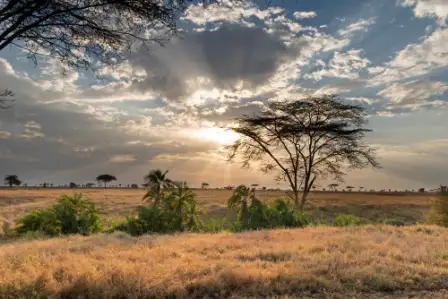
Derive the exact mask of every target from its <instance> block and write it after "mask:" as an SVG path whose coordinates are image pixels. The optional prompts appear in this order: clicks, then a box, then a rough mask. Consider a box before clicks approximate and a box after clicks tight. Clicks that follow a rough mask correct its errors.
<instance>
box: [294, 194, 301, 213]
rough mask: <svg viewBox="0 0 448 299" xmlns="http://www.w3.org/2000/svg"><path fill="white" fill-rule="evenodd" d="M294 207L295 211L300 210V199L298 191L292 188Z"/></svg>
mask: <svg viewBox="0 0 448 299" xmlns="http://www.w3.org/2000/svg"><path fill="white" fill-rule="evenodd" d="M293 192H294V206H295V207H294V209H295V211H296V212H300V200H299V191H298V190H294V191H293Z"/></svg>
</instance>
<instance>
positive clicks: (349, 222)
mask: <svg viewBox="0 0 448 299" xmlns="http://www.w3.org/2000/svg"><path fill="white" fill-rule="evenodd" d="M331 224H332V225H334V226H356V225H361V224H363V221H362V220H361V218H359V217H356V216H353V215H347V214H340V215H337V216H336V218H334V219H333V221H332V222H331Z"/></svg>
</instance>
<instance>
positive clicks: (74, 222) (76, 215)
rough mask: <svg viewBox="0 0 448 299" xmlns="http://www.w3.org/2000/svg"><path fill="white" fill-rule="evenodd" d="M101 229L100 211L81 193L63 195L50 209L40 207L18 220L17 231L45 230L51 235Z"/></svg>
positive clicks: (89, 231)
mask: <svg viewBox="0 0 448 299" xmlns="http://www.w3.org/2000/svg"><path fill="white" fill-rule="evenodd" d="M100 230H101V223H100V216H99V211H98V210H97V209H96V207H95V204H94V203H92V202H90V201H88V200H85V199H83V198H82V195H81V194H74V195H73V196H67V195H63V196H61V197H59V199H58V201H57V203H56V204H55V205H54V206H52V207H51V208H48V209H40V210H36V211H33V212H31V213H29V214H28V215H25V216H24V217H22V218H21V219H20V220H19V221H18V227H17V228H16V231H17V232H18V233H21V234H23V233H26V232H30V231H34V232H43V233H45V234H47V235H50V236H55V235H63V234H82V235H90V234H92V233H95V232H99V231H100Z"/></svg>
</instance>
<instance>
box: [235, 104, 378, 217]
mask: <svg viewBox="0 0 448 299" xmlns="http://www.w3.org/2000/svg"><path fill="white" fill-rule="evenodd" d="M236 122H237V125H235V126H234V127H231V128H230V129H231V130H232V131H233V132H235V133H237V134H239V135H240V139H238V140H237V141H235V143H233V144H232V145H230V146H228V149H229V157H228V158H229V161H234V160H237V159H238V161H239V162H240V163H241V165H242V167H243V168H247V167H249V166H250V165H251V164H252V163H253V162H258V163H259V165H260V170H261V171H263V172H266V173H268V172H272V171H275V172H276V179H277V180H284V181H286V182H287V183H288V184H289V186H290V188H291V190H292V192H293V199H294V203H295V209H296V211H300V212H303V208H304V205H305V203H306V200H307V196H308V194H309V192H310V190H311V188H312V187H313V185H314V183H315V182H316V180H318V179H323V178H326V177H328V176H331V177H332V178H333V179H336V180H339V181H342V177H343V175H344V174H345V172H346V171H347V170H348V169H354V168H364V167H367V166H369V165H371V166H374V167H377V166H379V164H378V162H377V161H376V159H375V155H374V151H373V149H371V148H370V147H369V146H368V145H366V144H365V143H364V142H363V138H364V136H365V133H366V132H369V131H370V130H368V129H366V128H365V127H364V125H365V124H366V118H365V111H364V109H363V108H362V107H360V106H357V105H351V104H346V103H344V102H343V101H342V100H341V99H339V98H338V97H337V96H336V95H324V96H320V97H308V98H305V99H300V100H296V101H273V102H271V103H270V104H269V105H268V107H267V108H266V109H265V110H263V111H261V112H260V113H258V114H255V115H253V116H248V115H244V116H242V117H239V118H237V119H236ZM300 188H303V193H302V196H301V197H300V196H299V191H300Z"/></svg>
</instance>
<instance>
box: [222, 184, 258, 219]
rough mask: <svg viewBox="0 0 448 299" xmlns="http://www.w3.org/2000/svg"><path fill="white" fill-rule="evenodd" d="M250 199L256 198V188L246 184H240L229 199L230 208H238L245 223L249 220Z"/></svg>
mask: <svg viewBox="0 0 448 299" xmlns="http://www.w3.org/2000/svg"><path fill="white" fill-rule="evenodd" d="M250 199H255V188H252V189H251V188H249V187H246V186H245V185H239V186H238V187H236V189H235V191H234V192H233V194H232V197H230V198H229V201H228V207H229V209H236V210H237V211H238V212H239V213H240V218H241V221H242V223H243V225H246V224H247V222H248V221H249V208H248V205H249V200H250Z"/></svg>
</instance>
